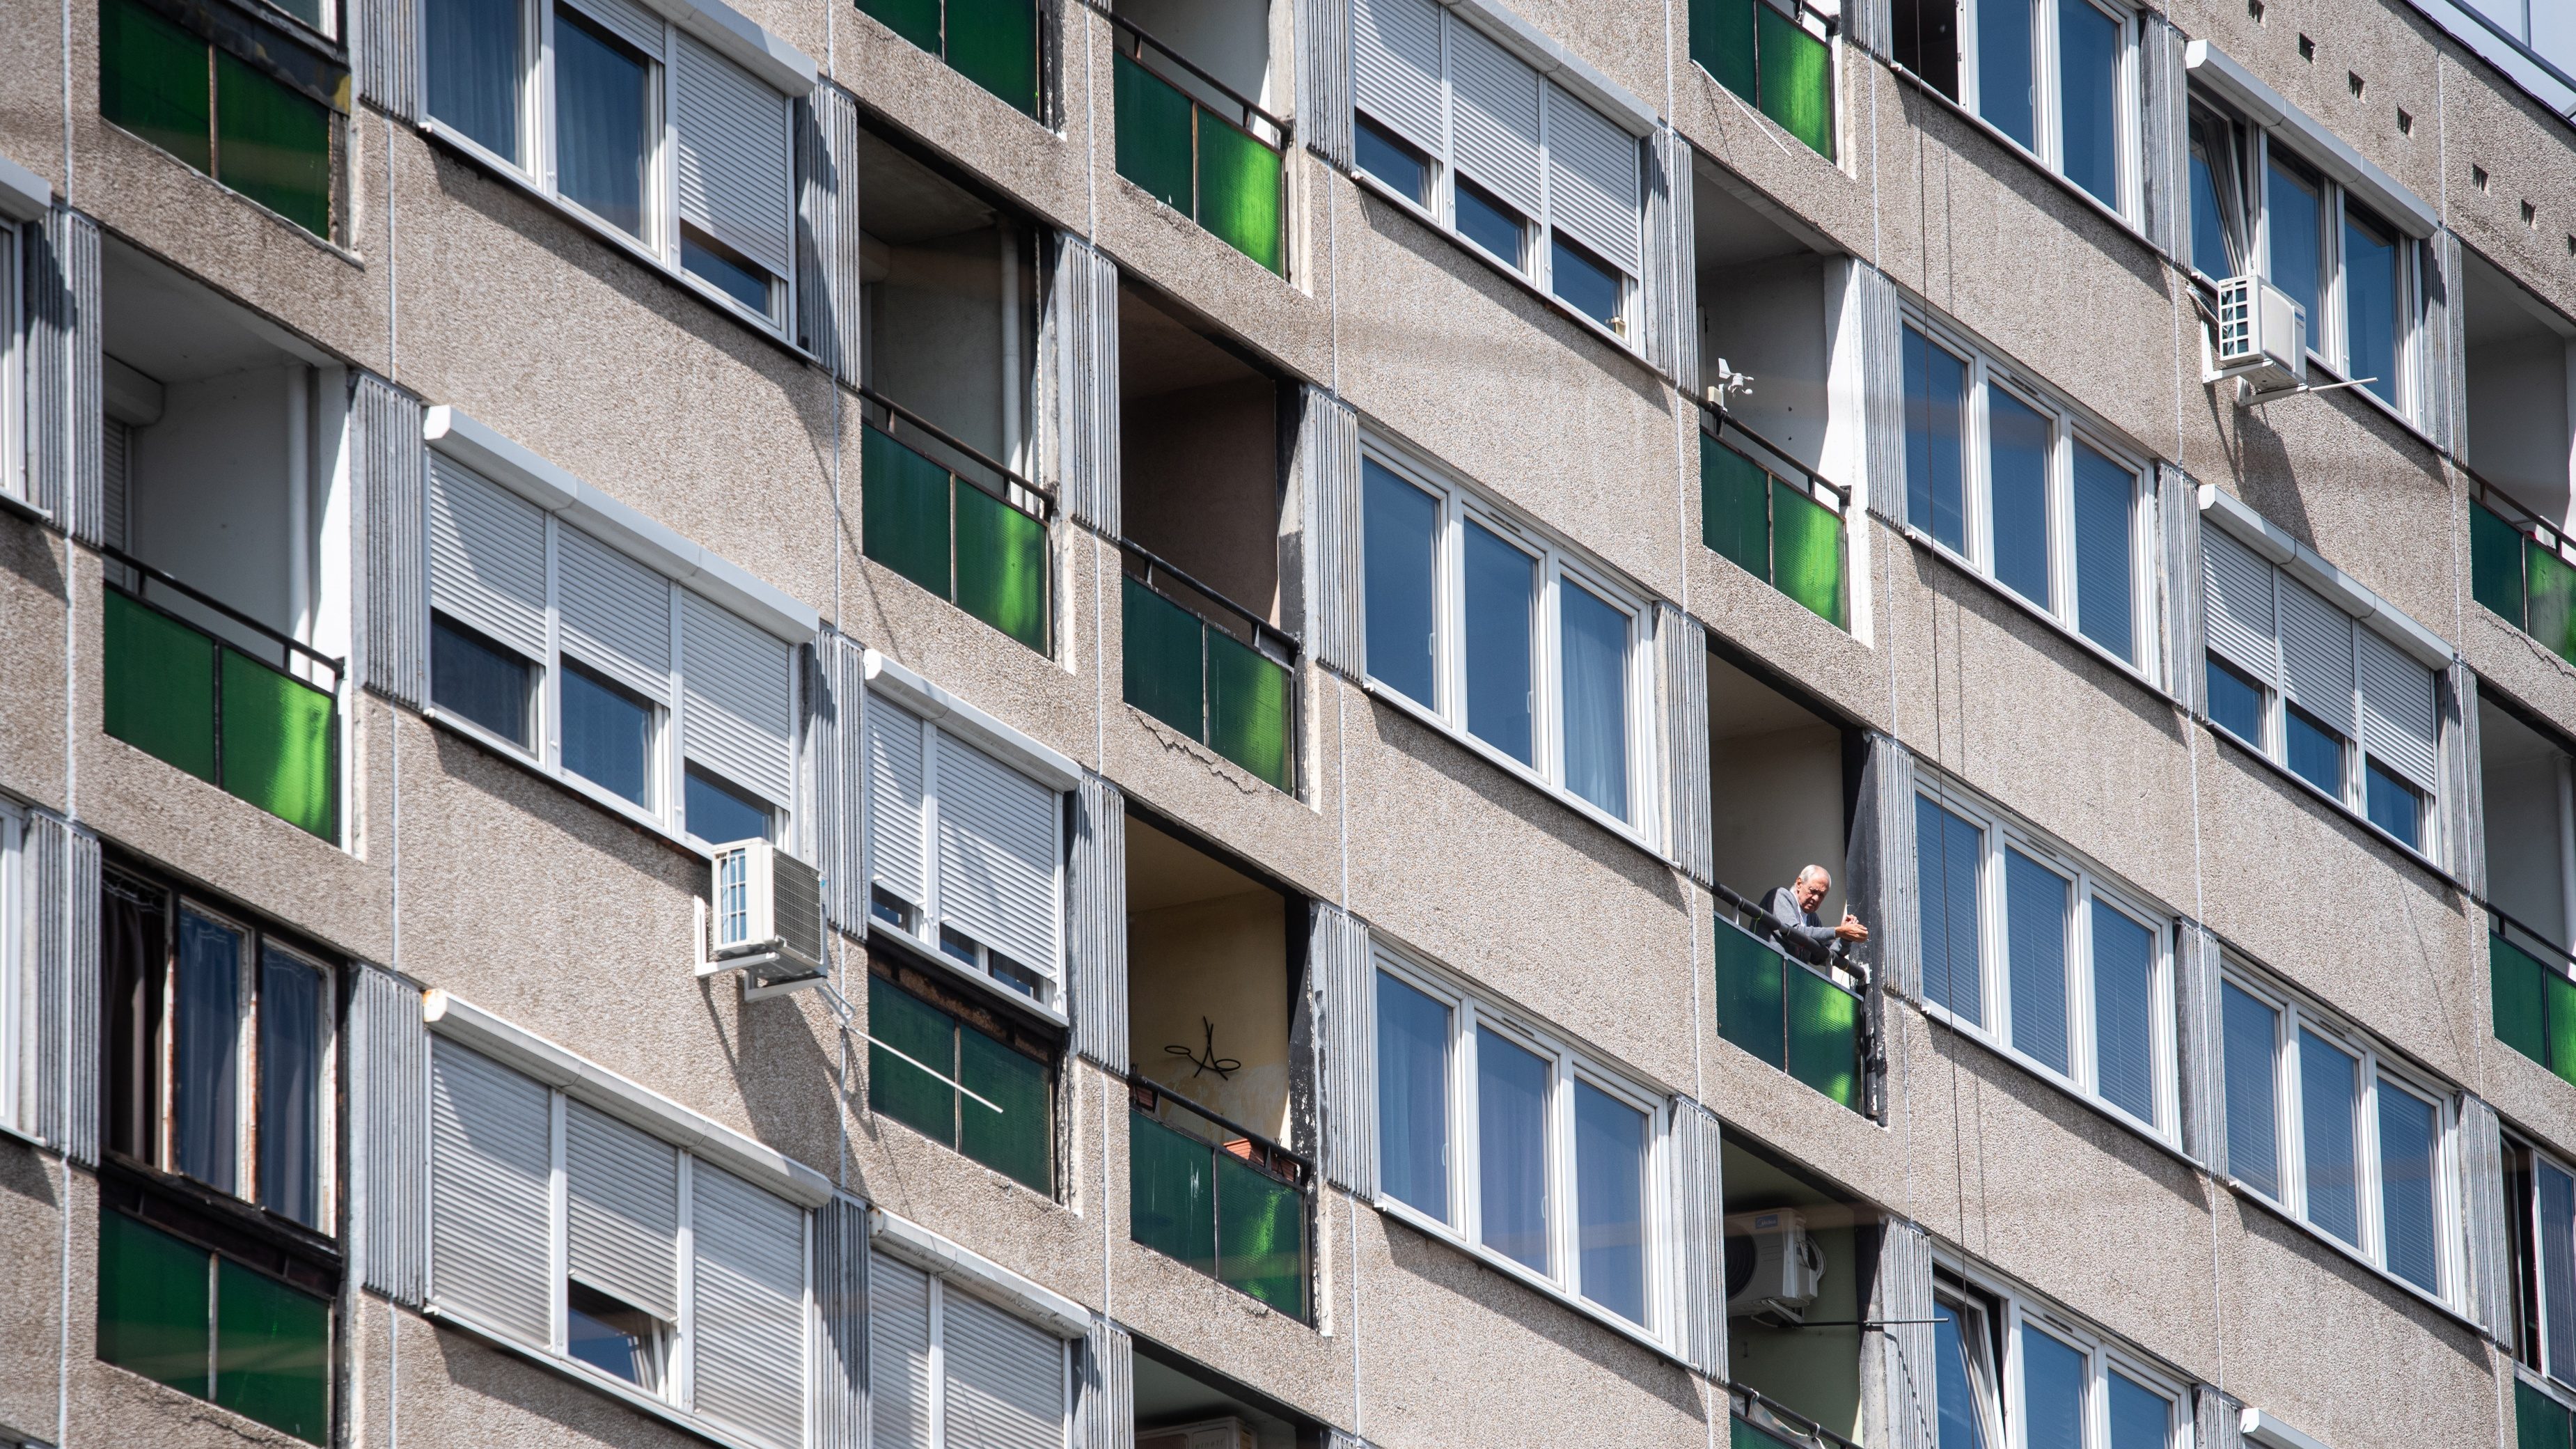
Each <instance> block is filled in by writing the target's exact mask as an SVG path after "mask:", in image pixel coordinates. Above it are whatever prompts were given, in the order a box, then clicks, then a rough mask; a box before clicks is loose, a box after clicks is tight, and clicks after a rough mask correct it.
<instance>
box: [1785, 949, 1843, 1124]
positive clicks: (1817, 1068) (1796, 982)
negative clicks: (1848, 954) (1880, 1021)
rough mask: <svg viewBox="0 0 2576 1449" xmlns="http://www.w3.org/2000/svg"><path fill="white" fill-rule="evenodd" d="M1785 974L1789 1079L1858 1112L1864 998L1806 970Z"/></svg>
mask: <svg viewBox="0 0 2576 1449" xmlns="http://www.w3.org/2000/svg"><path fill="white" fill-rule="evenodd" d="M1781 974H1782V976H1784V977H1785V978H1787V980H1788V983H1789V984H1788V996H1789V1000H1788V1008H1789V1022H1788V1038H1789V1060H1788V1068H1789V1075H1791V1076H1793V1077H1796V1078H1797V1079H1798V1080H1799V1081H1802V1082H1804V1083H1806V1084H1807V1085H1808V1086H1810V1087H1813V1088H1815V1089H1816V1090H1817V1091H1819V1092H1822V1093H1824V1094H1825V1095H1826V1096H1828V1097H1831V1098H1833V1099H1834V1100H1835V1101H1837V1102H1840V1103H1842V1104H1843V1105H1844V1106H1846V1107H1851V1108H1858V1107H1859V1106H1860V1054H1859V1052H1858V1050H1857V1049H1856V1048H1857V1045H1858V1042H1859V1036H1860V1032H1859V1026H1860V999H1859V998H1858V997H1855V996H1853V995H1852V994H1851V993H1850V992H1848V991H1845V990H1843V989H1841V988H1840V987H1838V986H1836V985H1834V984H1833V983H1832V982H1830V981H1827V980H1826V979H1824V978H1823V977H1821V976H1818V975H1817V974H1816V973H1815V972H1813V971H1809V970H1807V969H1805V968H1804V967H1800V966H1784V967H1783V969H1782V971H1781Z"/></svg>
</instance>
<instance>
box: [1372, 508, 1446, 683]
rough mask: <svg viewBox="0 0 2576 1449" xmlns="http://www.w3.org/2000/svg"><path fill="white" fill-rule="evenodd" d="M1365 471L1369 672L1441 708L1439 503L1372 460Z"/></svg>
mask: <svg viewBox="0 0 2576 1449" xmlns="http://www.w3.org/2000/svg"><path fill="white" fill-rule="evenodd" d="M1360 471H1361V474H1362V475H1363V483H1362V492H1361V498H1362V502H1361V509H1362V517H1361V523H1360V527H1361V532H1362V534H1363V535H1364V536H1365V539H1366V545H1365V551H1366V558H1365V560H1364V561H1363V563H1362V565H1361V567H1362V569H1363V570H1364V573H1365V582H1364V585H1363V587H1364V588H1365V589H1366V590H1367V600H1366V604H1367V610H1368V672H1369V673H1370V675H1372V676H1373V677H1375V678H1378V679H1381V680H1384V681H1385V682H1387V683H1388V684H1390V685H1393V686H1394V687H1395V688H1397V689H1400V690H1402V691H1404V693H1406V694H1408V695H1410V696H1412V697H1413V698H1414V699H1416V700H1418V701H1420V702H1421V703H1423V704H1437V703H1438V697H1437V695H1436V694H1435V692H1434V691H1435V689H1436V688H1437V686H1436V685H1435V683H1434V680H1435V679H1436V678H1437V675H1436V673H1435V665H1434V656H1433V654H1432V629H1433V621H1434V620H1436V619H1437V618H1438V617H1439V612H1438V603H1437V601H1438V591H1437V585H1436V580H1437V578H1438V574H1437V570H1436V568H1435V563H1436V560H1437V559H1438V557H1439V529H1440V503H1439V501H1438V500H1437V499H1435V498H1433V497H1432V496H1431V495H1430V494H1428V493H1425V492H1423V491H1422V490H1421V489H1419V488H1416V487H1414V486H1413V485H1412V484H1410V483H1407V482H1405V481H1404V480H1403V479H1401V478H1398V477H1397V476H1395V474H1393V473H1391V472H1389V471H1388V470H1387V469H1386V468H1385V467H1384V466H1383V465H1382V464H1380V463H1379V462H1378V461H1377V460H1376V459H1374V458H1371V459H1368V460H1366V461H1365V462H1363V463H1362V464H1361V465H1360Z"/></svg>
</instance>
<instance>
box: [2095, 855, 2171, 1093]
mask: <svg viewBox="0 0 2576 1449" xmlns="http://www.w3.org/2000/svg"><path fill="white" fill-rule="evenodd" d="M2155 981H2156V937H2155V933H2154V932H2153V931H2150V930H2148V929H2147V928H2146V927H2144V926H2141V925H2139V924H2138V923H2137V922H2135V921H2133V920H2130V919H2129V918H2128V917H2127V916H2126V915H2123V914H2122V913H2120V912H2119V911H2116V910H2113V909H2112V908H2111V907H2110V906H2109V905H2108V904H2107V903H2105V902H2102V901H2095V902H2094V903H2093V1040H2094V1049H2093V1055H2094V1061H2095V1072H2094V1075H2095V1077H2096V1078H2097V1079H2098V1083H2099V1086H2100V1088H2101V1092H2102V1098H2103V1100H2104V1101H2107V1102H2109V1103H2110V1104H2111V1105H2112V1106H2114V1107H2117V1108H2119V1109H2120V1110H2121V1111H2123V1112H2126V1113H2128V1114H2129V1115H2130V1116H2132V1117H2136V1118H2137V1119H2139V1120H2140V1121H2143V1122H2153V1121H2154V1120H2156V1065H2155V1040H2156V1037H2155Z"/></svg>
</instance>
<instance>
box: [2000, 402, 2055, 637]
mask: <svg viewBox="0 0 2576 1449" xmlns="http://www.w3.org/2000/svg"><path fill="white" fill-rule="evenodd" d="M1986 398H1987V404H1986V435H1987V441H1988V444H1989V448H1988V451H1989V453H1990V454H1991V457H1990V458H1989V460H1988V467H1989V468H1990V469H1991V470H1992V472H1993V474H1994V534H1995V578H1996V579H1997V580H1998V581H2000V582H2001V583H2002V584H2003V586H2004V587H2005V588H2008V589H2010V590H2012V591H2013V592H2014V593H2017V594H2019V595H2021V596H2022V597H2023V598H2025V599H2028V600H2030V601H2031V602H2032V603H2034V604H2037V605H2039V606H2040V607H2041V608H2043V609H2045V608H2047V607H2048V606H2049V603H2050V596H2049V590H2048V461H2049V454H2050V452H2051V451H2052V448H2051V434H2052V433H2053V431H2054V430H2053V429H2052V428H2051V427H2050V425H2049V421H2048V419H2047V417H2045V416H2044V415H2042V414H2041V413H2040V411H2039V410H2038V409H2037V408H2034V407H2032V406H2031V405H2030V404H2028V403H2025V402H2023V401H2022V400H2021V399H2019V398H2017V397H2014V396H2013V395H2012V394H2011V393H2008V392H2005V391H2003V390H2002V389H2001V388H1989V389H1987V391H1986Z"/></svg>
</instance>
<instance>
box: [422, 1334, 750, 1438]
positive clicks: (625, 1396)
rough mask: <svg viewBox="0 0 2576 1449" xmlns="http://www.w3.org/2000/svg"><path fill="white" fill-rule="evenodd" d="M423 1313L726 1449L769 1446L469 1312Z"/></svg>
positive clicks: (486, 1343)
mask: <svg viewBox="0 0 2576 1449" xmlns="http://www.w3.org/2000/svg"><path fill="white" fill-rule="evenodd" d="M421 1316H422V1317H424V1318H426V1319H428V1320H429V1321H430V1322H432V1323H435V1324H437V1325H438V1326H439V1327H441V1328H447V1329H452V1330H454V1331H456V1332H459V1333H462V1334H464V1335H465V1336H467V1337H468V1338H472V1339H476V1340H479V1341H480V1342H482V1343H483V1344H484V1345H486V1346H487V1347H491V1348H496V1349H499V1350H501V1351H502V1352H503V1353H507V1354H510V1355H512V1356H514V1357H517V1358H521V1359H525V1360H526V1361H528V1362H529V1363H533V1364H535V1365H536V1366H537V1367H539V1368H542V1369H545V1370H547V1371H549V1372H551V1373H553V1374H554V1375H556V1376H557V1377H559V1378H562V1379H565V1380H568V1381H569V1382H572V1383H575V1384H578V1385H580V1386H581V1387H583V1388H586V1389H589V1390H591V1391H593V1392H595V1393H600V1394H605V1395H607V1396H608V1397H609V1398H612V1399H615V1400H617V1401H618V1402H619V1403H621V1404H624V1405H625V1406H626V1407H628V1408H630V1409H633V1410H634V1411H636V1412H637V1413H639V1414H645V1415H649V1416H651V1417H653V1418H655V1419H659V1420H661V1421H662V1422H663V1423H665V1424H669V1425H671V1426H672V1427H673V1428H676V1429H679V1430H681V1431H683V1432H685V1433H688V1434H691V1435H694V1436H696V1437H697V1438H700V1439H704V1440H706V1441H707V1442H708V1443H710V1444H721V1445H723V1446H725V1449H768V1446H767V1445H766V1444H764V1443H763V1442H761V1441H759V1440H754V1439H748V1438H737V1437H735V1436H734V1435H732V1434H729V1433H726V1432H725V1431H724V1430H722V1429H719V1428H717V1427H716V1426H715V1425H713V1424H710V1423H708V1422H707V1421H706V1420H704V1419H701V1418H699V1417H698V1416H697V1415H695V1414H692V1413H690V1412H689V1411H687V1410H686V1409H683V1408H681V1407H679V1406H678V1405H676V1404H673V1403H670V1402H668V1401H666V1400H663V1399H657V1398H655V1397H654V1396H652V1395H651V1394H648V1393H646V1392H644V1391H643V1390H642V1389H639V1388H637V1387H635V1386H634V1385H633V1384H630V1383H628V1382H626V1381H625V1380H624V1379H620V1378H612V1377H610V1376H609V1375H607V1374H604V1373H601V1372H600V1371H599V1370H597V1369H594V1368H592V1367H590V1366H589V1365H588V1364H585V1363H581V1362H578V1361H576V1360H573V1359H568V1358H562V1357H559V1356H557V1355H556V1354H555V1353H554V1352H553V1351H552V1350H550V1349H542V1348H535V1347H531V1346H530V1345H528V1344H526V1343H523V1342H521V1341H520V1340H518V1339H517V1338H515V1337H512V1336H511V1335H510V1334H507V1333H504V1332H502V1331H501V1330H499V1329H497V1328H492V1327H489V1326H487V1325H485V1324H484V1323H482V1322H480V1321H479V1320H477V1319H475V1318H474V1317H472V1316H471V1315H469V1314H464V1313H459V1312H457V1311H456V1310H455V1309H452V1308H442V1307H440V1306H438V1305H437V1304H435V1303H432V1304H430V1305H429V1306H428V1307H426V1308H423V1309H422V1310H421Z"/></svg>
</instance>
